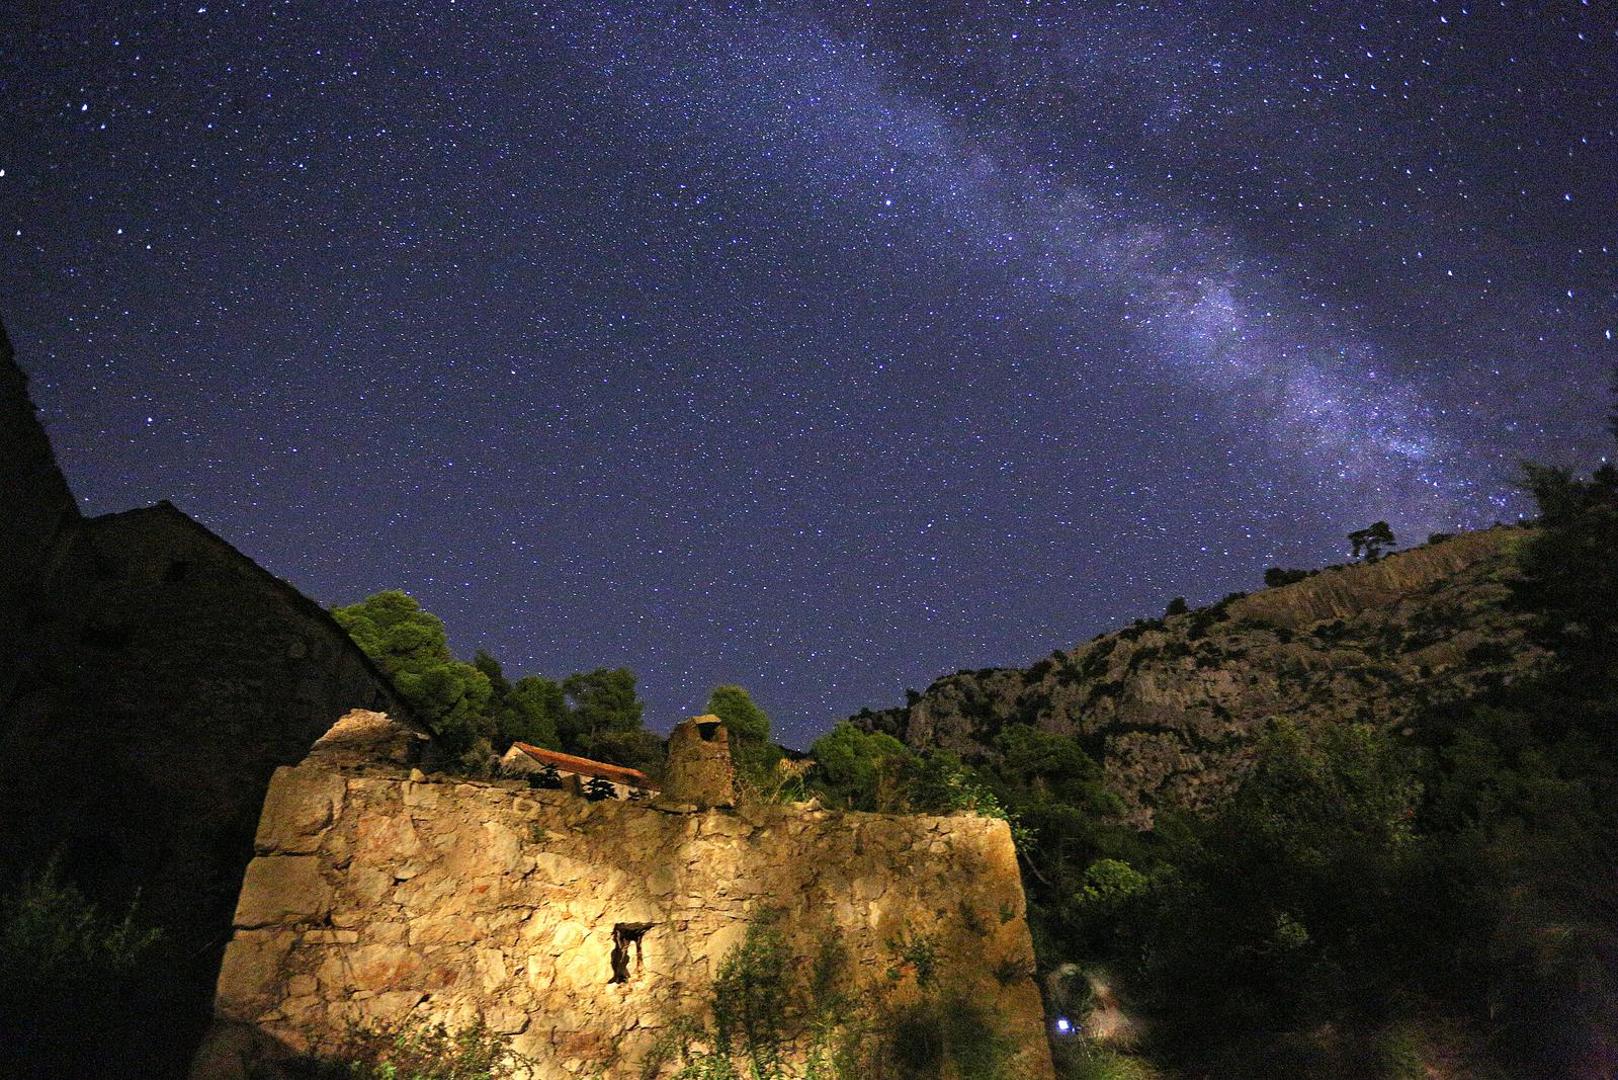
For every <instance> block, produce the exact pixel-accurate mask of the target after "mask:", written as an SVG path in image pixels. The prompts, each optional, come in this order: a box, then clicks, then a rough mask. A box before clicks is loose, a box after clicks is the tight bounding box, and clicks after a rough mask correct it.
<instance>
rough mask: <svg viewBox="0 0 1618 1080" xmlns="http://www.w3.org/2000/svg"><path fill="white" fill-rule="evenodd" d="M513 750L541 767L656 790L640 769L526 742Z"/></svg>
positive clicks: (653, 782) (513, 744)
mask: <svg viewBox="0 0 1618 1080" xmlns="http://www.w3.org/2000/svg"><path fill="white" fill-rule="evenodd" d="M511 748H512V749H513V750H520V751H522V752H523V753H524V754H527V755H528V756H529V757H531V758H533V759H534V760H535V761H537V762H539V763H540V764H541V765H554V766H555V767H556V768H558V769H560V770H562V771H564V772H571V773H578V774H579V775H581V776H599V777H601V778H602V779H603V780H611V781H612V782H613V783H615V784H624V785H626V786H628V787H636V788H644V789H648V790H654V791H655V790H656V789H657V786H658V785H657V782H656V781H654V780H653V779H652V778H651V777H649V776H647V775H646V774H645V773H643V772H641V771H640V770H639V769H631V768H628V767H627V766H624V765H611V764H608V763H607V762H605V761H592V760H590V759H589V758H583V757H575V756H574V755H572V754H564V753H561V752H560V751H557V750H546V749H545V748H544V747H542V746H531V745H529V744H528V743H525V742H514V743H512V744H511Z"/></svg>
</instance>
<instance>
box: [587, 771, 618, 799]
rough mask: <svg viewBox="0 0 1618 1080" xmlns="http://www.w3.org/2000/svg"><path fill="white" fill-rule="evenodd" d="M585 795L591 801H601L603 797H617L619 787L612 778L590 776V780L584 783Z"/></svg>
mask: <svg viewBox="0 0 1618 1080" xmlns="http://www.w3.org/2000/svg"><path fill="white" fill-rule="evenodd" d="M584 797H585V798H586V799H589V800H590V801H591V802H600V801H601V800H603V799H616V798H617V797H618V789H617V788H616V787H614V786H613V783H612V781H611V780H606V779H603V778H602V777H599V776H592V777H590V782H589V783H587V784H585V785H584Z"/></svg>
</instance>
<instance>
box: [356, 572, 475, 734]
mask: <svg viewBox="0 0 1618 1080" xmlns="http://www.w3.org/2000/svg"><path fill="white" fill-rule="evenodd" d="M332 615H333V617H334V618H336V620H337V622H338V625H340V626H341V627H342V628H343V629H344V630H346V631H348V636H349V637H351V638H353V639H354V643H355V644H356V645H358V646H359V647H360V648H361V649H362V650H364V652H365V654H366V655H367V656H369V657H370V658H371V659H372V660H374V661H375V662H376V664H377V666H378V667H380V668H381V669H382V670H383V672H385V673H386V674H387V676H388V678H390V679H391V680H392V681H393V686H394V689H396V690H397V691H398V692H399V696H400V697H402V698H404V700H405V702H406V704H408V705H409V706H410V708H411V711H412V712H413V713H414V714H415V716H416V718H417V719H418V720H420V721H421V722H422V723H424V724H426V725H427V726H428V727H429V728H431V729H432V730H433V732H434V733H435V734H436V735H437V736H438V739H439V742H440V743H441V744H442V745H443V747H444V748H445V749H446V750H448V751H449V752H450V753H452V754H465V753H467V752H469V751H471V750H472V749H473V745H474V743H476V742H477V740H479V739H489V738H491V737H492V736H493V734H494V717H493V715H492V714H491V712H490V698H491V697H492V695H493V687H492V685H491V684H490V681H489V677H488V675H486V674H484V673H483V672H481V671H479V670H478V669H477V668H476V667H474V666H472V665H471V664H468V663H465V662H463V661H460V660H457V659H455V657H454V656H453V655H451V654H450V651H449V639H448V636H447V635H446V634H445V632H444V623H443V621H442V620H440V619H439V618H438V617H437V616H436V615H433V614H431V613H429V612H427V611H424V610H422V607H421V605H420V604H419V603H417V602H416V601H415V599H414V598H413V597H411V596H409V595H408V594H406V593H403V592H400V591H399V590H397V589H388V590H386V591H384V592H379V593H377V594H375V595H374V596H368V597H366V598H365V599H364V600H362V601H360V602H359V603H357V604H353V605H350V606H349V607H340V608H334V609H333V610H332Z"/></svg>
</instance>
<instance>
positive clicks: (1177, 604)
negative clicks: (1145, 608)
mask: <svg viewBox="0 0 1618 1080" xmlns="http://www.w3.org/2000/svg"><path fill="white" fill-rule="evenodd" d="M1190 610H1191V607H1190V605H1188V604H1187V603H1186V602H1185V597H1183V596H1176V597H1175V598H1174V599H1173V600H1170V601H1169V606H1168V607H1167V608H1165V609H1163V617H1164V618H1165V619H1172V618H1174V616H1176V615H1184V614H1185V613H1186V612H1188V611H1190Z"/></svg>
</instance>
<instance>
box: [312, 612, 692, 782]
mask: <svg viewBox="0 0 1618 1080" xmlns="http://www.w3.org/2000/svg"><path fill="white" fill-rule="evenodd" d="M332 615H333V616H334V617H335V618H336V619H337V621H338V623H339V624H340V625H341V626H342V627H343V629H345V630H347V631H348V634H349V636H350V637H352V638H353V639H354V642H355V644H357V645H358V646H359V647H360V648H361V649H363V650H364V651H365V654H366V655H367V656H369V657H371V659H372V660H374V661H376V663H377V665H378V666H379V667H381V668H382V670H383V671H384V672H386V673H387V675H388V677H389V678H390V679H391V680H392V681H393V685H394V688H395V689H396V690H398V692H399V695H400V697H402V698H404V700H405V702H406V703H407V704H408V705H409V706H410V708H411V711H412V712H413V713H414V714H415V716H416V718H417V719H419V720H421V721H422V722H423V723H425V724H427V726H428V727H430V728H432V729H433V731H434V733H435V734H437V736H438V739H439V743H440V745H441V746H442V747H443V748H444V749H445V750H446V751H448V752H449V753H450V754H451V755H452V756H457V757H459V758H460V759H461V761H462V764H463V765H465V766H467V767H469V768H472V769H481V768H483V767H484V766H485V765H486V764H487V763H488V760H489V758H490V757H491V756H493V755H494V754H496V753H499V752H502V751H504V750H505V749H506V748H507V747H509V746H510V745H511V744H512V743H513V742H516V741H521V742H526V743H531V744H533V745H535V746H544V747H550V748H552V749H562V750H566V751H568V752H569V753H574V754H582V755H584V756H586V757H592V758H597V759H600V760H604V761H610V762H614V763H616V764H619V765H627V766H629V767H631V768H636V769H640V770H642V771H644V772H647V773H649V774H651V775H653V776H656V775H658V774H659V773H660V772H661V769H662V762H663V743H662V740H661V739H659V738H658V737H657V736H656V735H654V734H652V733H651V732H649V731H647V730H646V729H645V728H644V727H642V726H641V713H642V708H643V706H642V703H641V700H640V698H639V696H638V695H637V693H636V690H635V673H634V672H632V671H630V670H629V669H627V668H612V669H608V668H597V669H596V670H594V671H588V672H580V673H577V674H574V675H570V676H568V677H567V678H566V679H565V680H563V681H562V682H561V683H557V682H555V681H554V680H552V679H547V678H545V677H544V676H541V675H525V676H523V677H522V678H520V679H517V680H516V681H515V682H512V681H510V680H509V679H508V678H507V677H506V674H505V672H504V670H502V668H501V666H500V662H499V661H498V660H496V659H495V658H494V657H493V656H491V655H489V654H488V653H487V652H484V651H483V650H481V649H480V650H478V652H477V654H476V656H475V657H474V658H473V661H472V663H470V664H468V663H464V662H462V661H460V660H457V659H456V658H455V657H454V656H453V655H452V654H451V653H450V649H449V639H448V637H447V635H446V634H445V632H444V624H443V622H442V621H440V620H439V619H438V617H437V616H435V615H432V614H430V613H429V612H427V611H424V610H422V607H421V605H420V604H418V603H417V602H416V601H415V600H414V599H412V598H411V597H410V596H408V595H406V594H405V593H402V592H399V591H398V590H396V589H392V590H388V591H386V592H380V593H377V594H376V595H374V596H370V597H367V598H366V599H365V600H362V601H361V602H359V603H358V604H353V605H351V606H349V607H341V608H335V609H333V611H332ZM570 698H571V699H572V706H571V707H569V701H568V699H570Z"/></svg>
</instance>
